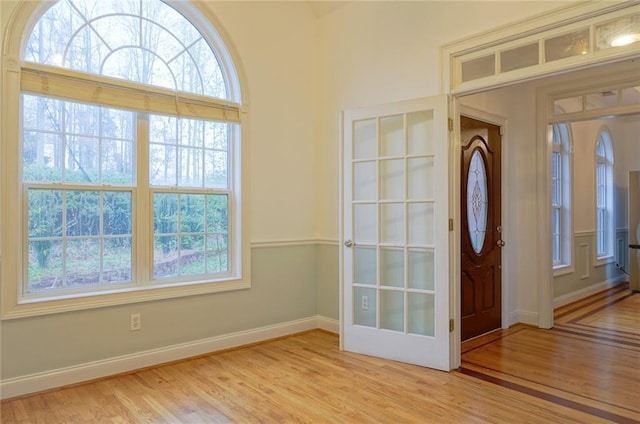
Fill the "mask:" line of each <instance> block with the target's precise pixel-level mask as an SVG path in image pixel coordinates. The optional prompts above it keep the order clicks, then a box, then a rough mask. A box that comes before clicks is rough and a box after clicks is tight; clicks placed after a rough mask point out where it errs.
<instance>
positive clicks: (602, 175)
mask: <svg viewBox="0 0 640 424" xmlns="http://www.w3.org/2000/svg"><path fill="white" fill-rule="evenodd" d="M600 143H602V150H603V153H604V154H601V153H600V152H599V150H600V149H599V148H598V146H599V145H600ZM594 151H595V170H594V171H595V176H594V177H595V229H596V231H595V249H594V251H595V254H596V265H604V264H608V263H611V262H613V261H614V257H615V253H614V244H615V243H614V240H615V215H614V210H613V204H614V199H613V196H614V189H615V181H614V172H613V163H614V160H613V158H614V156H613V139H612V138H611V132H610V131H609V129H608V128H607V127H602V128H601V129H600V130H599V131H598V137H597V138H596V144H595V149H594ZM600 169H602V172H599V170H600ZM600 215H602V220H601V219H600Z"/></svg>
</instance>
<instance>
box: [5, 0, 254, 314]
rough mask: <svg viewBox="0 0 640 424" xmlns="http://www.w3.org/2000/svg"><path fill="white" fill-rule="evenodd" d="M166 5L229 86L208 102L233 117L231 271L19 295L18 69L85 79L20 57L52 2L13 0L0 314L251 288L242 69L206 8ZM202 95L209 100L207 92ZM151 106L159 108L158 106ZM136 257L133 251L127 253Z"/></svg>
mask: <svg viewBox="0 0 640 424" xmlns="http://www.w3.org/2000/svg"><path fill="white" fill-rule="evenodd" d="M170 5H171V7H173V8H175V9H176V10H178V11H179V12H180V13H181V14H182V15H183V16H185V17H186V18H187V19H188V20H189V21H190V22H191V23H192V24H193V25H194V26H195V27H196V28H198V30H200V32H201V33H202V35H203V36H204V37H205V39H206V40H207V41H208V42H209V44H210V45H211V46H213V48H214V51H215V52H216V54H217V58H218V61H219V63H220V66H221V69H222V72H223V75H224V77H225V80H226V82H227V90H228V100H221V101H219V102H217V103H218V104H217V105H214V106H215V107H217V108H218V109H219V110H220V111H221V112H220V113H221V114H222V115H223V117H225V118H226V117H227V115H228V114H235V115H234V116H235V118H233V120H234V121H235V122H238V123H239V129H238V131H237V134H236V135H237V137H235V142H234V143H233V144H232V145H231V146H230V151H231V155H232V156H233V158H232V159H231V161H230V167H229V168H230V171H229V179H230V180H231V184H232V185H231V186H232V187H233V194H234V196H235V201H234V202H230V204H229V255H230V256H231V255H233V257H234V263H235V264H236V265H235V266H234V267H233V269H230V273H229V274H228V275H227V277H226V278H224V279H223V280H216V281H211V280H209V281H197V282H194V281H187V282H185V281H180V282H174V283H169V284H162V282H160V284H156V285H154V284H139V285H135V286H131V287H121V288H118V289H114V290H103V291H99V292H91V293H70V294H64V295H59V296H52V297H38V298H37V299H31V298H28V297H26V296H24V295H23V292H22V275H21V274H22V263H23V260H22V255H23V252H22V251H23V249H20V248H17V249H16V244H18V245H19V246H20V245H23V244H24V243H25V241H24V237H25V235H24V234H23V232H22V220H23V211H24V210H25V209H24V205H23V200H22V181H21V178H20V175H19V174H20V169H21V167H20V166H19V163H20V162H21V156H20V155H21V139H22V137H21V133H22V129H21V127H20V126H19V125H16V124H15V123H16V122H21V119H20V117H21V113H22V111H21V108H16V107H15V105H17V104H20V98H21V93H22V92H21V84H22V83H23V77H24V76H25V75H23V74H24V73H25V72H26V73H27V74H29V73H31V72H38V73H40V74H47V75H48V76H49V77H51V78H52V79H55V78H56V77H61V78H65V79H66V80H68V81H74V78H75V82H78V81H80V83H89V82H88V81H82V80H83V78H82V76H81V75H80V76H79V75H77V74H78V73H76V72H74V71H69V70H65V69H61V68H52V67H46V66H43V65H38V64H27V63H23V62H22V60H21V57H22V52H23V50H24V47H25V44H26V38H27V37H28V35H29V34H30V32H31V28H33V25H34V24H35V22H37V20H38V19H39V18H40V16H42V14H43V13H44V12H45V11H46V9H47V8H48V7H49V6H51V3H50V2H24V3H20V4H19V5H17V6H16V10H15V13H13V15H12V17H11V20H10V21H9V23H8V26H7V31H6V34H7V36H6V39H5V43H4V46H3V47H4V48H3V62H2V96H1V97H0V101H1V108H0V112H1V116H0V122H1V130H0V136H1V137H2V140H3V143H1V146H0V166H1V168H0V169H2V174H1V178H2V179H1V181H0V184H1V186H2V192H1V195H0V214H1V217H2V220H1V224H0V225H1V226H0V261H1V265H2V266H1V271H0V272H1V274H0V276H1V280H0V281H1V283H2V284H1V290H2V303H1V315H2V319H12V318H20V317H25V316H35V315H44V314H50V313H57V312H66V311H73V310H80V309H88V308H96V307H104V306H111V305H120V304H127V303H137V302H142V301H149V300H157V299H168V298H175V297H183V296H190V295H199V294H206V293H214V292H220V291H227V290H238V289H244V288H249V287H250V286H251V282H250V262H251V260H250V246H249V231H248V228H247V225H246V223H247V219H245V217H247V216H248V214H247V211H248V205H247V201H246V199H248V196H247V189H246V187H244V185H245V184H243V185H241V183H243V182H244V181H247V178H246V177H244V175H245V174H246V170H244V167H242V166H241V164H242V163H246V161H247V158H248V148H247V146H248V142H247V138H248V137H247V135H246V134H241V132H242V131H241V129H242V128H244V127H246V123H245V119H246V117H245V113H244V112H245V111H246V108H245V107H244V106H243V104H242V103H241V90H240V87H241V85H242V84H241V75H240V74H239V72H238V68H237V67H236V65H235V62H236V60H235V59H234V57H235V56H236V55H232V54H231V51H230V50H229V48H228V45H229V43H228V42H226V41H224V40H223V37H222V36H221V35H220V33H219V32H218V31H217V29H216V28H220V26H219V24H218V23H217V22H216V21H215V20H213V19H211V17H210V16H209V15H208V14H207V15H206V17H205V14H204V13H203V12H202V11H201V10H200V9H198V7H196V6H195V5H193V4H191V3H188V2H182V1H171V2H170ZM49 68H50V69H49ZM85 79H87V78H85ZM90 79H91V80H95V81H94V83H95V85H97V86H98V87H99V88H105V87H107V86H106V85H101V84H104V83H105V81H103V79H104V78H103V77H100V76H92V78H90ZM87 80H88V79H87ZM110 83H112V85H113V86H117V85H119V83H115V84H114V83H113V81H110ZM89 85H90V84H89ZM122 85H123V86H126V88H127V89H130V88H132V87H130V86H131V85H135V84H131V83H129V82H122ZM32 92H33V91H32ZM35 92H37V90H36V91H35ZM167 92H169V93H167ZM144 95H146V96H147V98H148V99H149V98H150V99H155V100H158V102H152V104H164V105H165V107H172V106H168V105H170V104H172V105H173V107H176V108H179V107H181V105H183V104H188V103H192V104H194V105H196V107H195V108H194V109H195V110H197V109H198V105H199V104H200V103H201V100H202V99H199V98H198V97H199V96H196V95H193V96H192V95H187V94H184V95H183V94H180V95H177V94H176V93H175V92H174V91H171V90H166V89H162V88H155V87H149V86H145V90H144ZM167 95H169V99H170V100H171V102H169V101H167ZM79 100H82V99H79ZM207 100H208V101H209V100H211V99H210V98H207ZM245 101H246V99H245ZM147 103H148V102H147ZM213 103H216V102H213ZM150 112H153V111H150ZM156 112H160V113H161V111H156ZM7 140H17V142H14V143H7V142H6V141H7ZM241 141H242V142H241ZM145 169H146V165H145ZM232 232H233V234H232ZM135 260H136V252H135V251H134V261H135Z"/></svg>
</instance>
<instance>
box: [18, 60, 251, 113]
mask: <svg viewBox="0 0 640 424" xmlns="http://www.w3.org/2000/svg"><path fill="white" fill-rule="evenodd" d="M20 78H21V81H20V84H21V89H22V91H23V92H27V93H34V94H43V95H46V96H51V97H59V98H62V99H67V100H77V101H80V102H86V103H91V104H99V105H105V106H112V107H116V108H121V109H128V110H134V111H138V112H147V113H155V114H161V115H175V116H180V117H186V118H197V119H208V120H215V121H224V122H240V106H239V105H238V104H236V103H231V102H225V101H223V100H217V99H214V98H211V97H205V96H198V95H195V94H191V93H184V92H178V91H174V90H170V89H165V88H160V87H155V86H150V85H144V84H140V83H136V82H131V81H126V80H119V79H115V78H109V77H104V76H101V75H93V74H91V75H89V74H84V73H82V72H76V71H71V70H68V69H62V68H53V67H49V66H43V65H36V64H31V63H28V64H24V65H23V67H22V70H21V77H20Z"/></svg>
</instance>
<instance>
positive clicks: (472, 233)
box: [467, 149, 488, 253]
mask: <svg viewBox="0 0 640 424" xmlns="http://www.w3.org/2000/svg"><path fill="white" fill-rule="evenodd" d="M487 203H488V200H487V170H486V168H485V165H484V160H483V158H482V154H481V153H480V150H477V149H476V150H475V151H474V152H473V155H471V164H470V165H469V174H468V176H467V223H468V227H469V238H470V239H471V246H472V247H473V250H474V251H475V252H476V253H480V252H481V251H482V247H483V246H484V238H485V235H486V232H487Z"/></svg>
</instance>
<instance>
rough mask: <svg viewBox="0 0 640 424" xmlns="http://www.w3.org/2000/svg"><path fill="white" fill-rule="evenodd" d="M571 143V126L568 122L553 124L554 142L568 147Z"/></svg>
mask: <svg viewBox="0 0 640 424" xmlns="http://www.w3.org/2000/svg"><path fill="white" fill-rule="evenodd" d="M570 143H571V137H570V135H569V126H568V125H567V124H566V122H560V123H557V124H553V144H555V145H559V146H565V148H566V149H568V148H569V144H570Z"/></svg>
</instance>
